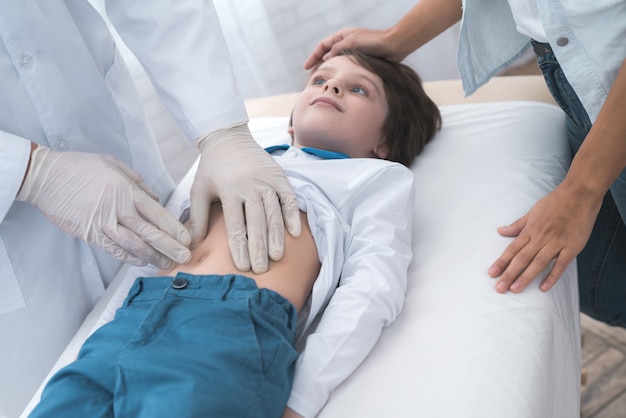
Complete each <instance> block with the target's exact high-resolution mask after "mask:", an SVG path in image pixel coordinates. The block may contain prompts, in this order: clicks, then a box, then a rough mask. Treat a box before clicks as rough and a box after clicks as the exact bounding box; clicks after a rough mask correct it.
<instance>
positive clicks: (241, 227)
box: [192, 197, 250, 271]
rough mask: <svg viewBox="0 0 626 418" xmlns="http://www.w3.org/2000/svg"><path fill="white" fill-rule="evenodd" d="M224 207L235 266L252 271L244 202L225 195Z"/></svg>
mask: <svg viewBox="0 0 626 418" xmlns="http://www.w3.org/2000/svg"><path fill="white" fill-rule="evenodd" d="M222 208H223V213H224V223H225V224H226V232H227V234H228V246H229V247H230V253H231V255H232V257H233V262H234V263H235V267H237V268H238V269H239V270H241V271H250V255H249V252H248V237H247V232H246V218H245V215H244V207H243V202H242V201H241V200H239V199H229V198H227V197H224V198H222ZM192 209H193V206H192ZM192 213H193V212H192ZM205 235H206V234H205Z"/></svg>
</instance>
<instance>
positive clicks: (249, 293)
mask: <svg viewBox="0 0 626 418" xmlns="http://www.w3.org/2000/svg"><path fill="white" fill-rule="evenodd" d="M166 294H171V295H175V296H180V297H185V298H193V299H203V300H207V301H209V300H235V299H253V300H256V301H258V302H259V303H262V304H266V303H267V302H270V303H271V304H273V305H275V306H277V307H279V308H280V309H281V310H283V311H284V312H285V313H286V314H287V316H288V317H289V319H290V320H292V319H293V318H295V315H296V310H295V307H294V306H293V305H292V304H291V302H289V301H288V300H287V299H285V298H284V297H283V296H281V295H280V294H279V293H277V292H275V291H273V290H270V289H266V288H261V289H260V288H259V287H258V286H257V284H256V282H255V281H254V280H253V279H251V278H249V277H246V276H243V275H239V274H227V275H217V274H209V275H194V274H189V273H177V274H176V276H175V277H171V276H155V277H138V278H137V279H136V280H135V283H134V284H133V287H132V288H131V289H130V291H129V293H128V295H129V296H128V300H131V299H132V300H133V301H141V300H156V299H161V298H162V297H164V296H165V295H166Z"/></svg>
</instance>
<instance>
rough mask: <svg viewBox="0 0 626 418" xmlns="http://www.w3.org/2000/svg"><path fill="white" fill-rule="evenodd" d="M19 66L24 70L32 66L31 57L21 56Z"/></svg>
mask: <svg viewBox="0 0 626 418" xmlns="http://www.w3.org/2000/svg"><path fill="white" fill-rule="evenodd" d="M20 65H21V66H22V67H24V68H30V67H31V66H32V65H33V57H31V56H30V55H28V54H22V59H21V60H20Z"/></svg>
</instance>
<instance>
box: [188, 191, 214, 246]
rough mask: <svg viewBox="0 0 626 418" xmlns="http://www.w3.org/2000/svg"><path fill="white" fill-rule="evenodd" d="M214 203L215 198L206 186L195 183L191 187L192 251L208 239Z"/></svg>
mask: <svg viewBox="0 0 626 418" xmlns="http://www.w3.org/2000/svg"><path fill="white" fill-rule="evenodd" d="M212 201H213V196H212V195H211V193H209V192H208V191H207V189H206V188H205V187H204V185H203V184H200V183H198V182H197V181H194V182H193V184H192V185H191V197H190V203H189V204H190V209H189V220H190V227H189V229H190V235H191V249H194V248H196V247H197V246H198V245H199V244H200V243H201V242H202V241H203V240H204V238H206V234H207V232H208V231H209V210H210V208H211V203H212Z"/></svg>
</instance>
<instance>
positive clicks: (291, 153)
mask: <svg viewBox="0 0 626 418" xmlns="http://www.w3.org/2000/svg"><path fill="white" fill-rule="evenodd" d="M297 155H298V154H296V152H295V151H289V152H288V153H287V156H288V157H291V158H295V157H296V156H297Z"/></svg>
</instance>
